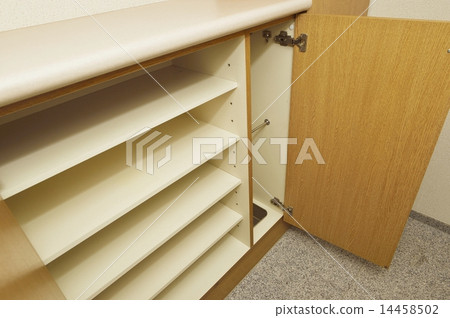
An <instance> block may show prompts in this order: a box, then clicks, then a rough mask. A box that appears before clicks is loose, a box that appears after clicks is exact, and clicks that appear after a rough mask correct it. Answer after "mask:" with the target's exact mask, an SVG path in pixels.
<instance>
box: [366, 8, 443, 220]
mask: <svg viewBox="0 0 450 318" xmlns="http://www.w3.org/2000/svg"><path fill="white" fill-rule="evenodd" d="M371 4H372V7H371V8H370V9H369V16H376V17H392V18H410V19H427V20H444V21H449V20H450V1H449V0H395V1H393V0H371ZM449 49H450V47H449ZM413 209H414V210H415V211H417V212H420V213H422V214H425V215H427V216H430V217H432V218H434V219H437V220H439V221H441V222H444V223H447V224H450V113H449V115H448V116H447V120H446V122H445V124H444V127H443V129H442V132H441V135H440V137H439V140H438V142H437V145H436V148H435V150H434V153H433V156H432V157H431V161H430V164H429V166H428V169H427V172H426V174H425V177H424V179H423V182H422V185H421V187H420V190H419V193H418V195H417V197H416V201H415V203H414V207H413Z"/></svg>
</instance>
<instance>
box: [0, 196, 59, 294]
mask: <svg viewBox="0 0 450 318" xmlns="http://www.w3.org/2000/svg"><path fill="white" fill-rule="evenodd" d="M0 257H1V259H0V299H64V296H63V294H62V293H61V291H60V290H59V288H58V286H57V285H56V283H55V281H54V280H53V278H52V277H51V276H50V273H49V272H48V271H47V268H45V266H44V264H43V263H42V261H41V259H40V258H39V256H38V255H37V254H36V252H35V250H34V249H33V247H32V246H31V244H30V242H29V241H28V239H27V237H26V236H25V233H23V231H22V229H21V228H20V225H19V224H18V223H17V221H16V220H15V219H14V216H13V215H12V213H11V211H10V210H9V208H8V206H7V205H6V203H5V202H4V201H3V200H2V199H0Z"/></svg>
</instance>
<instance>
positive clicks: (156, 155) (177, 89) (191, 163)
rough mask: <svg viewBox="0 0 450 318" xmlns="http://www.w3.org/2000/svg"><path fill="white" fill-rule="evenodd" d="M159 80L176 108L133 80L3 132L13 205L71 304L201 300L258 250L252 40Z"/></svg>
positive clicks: (170, 67) (214, 49)
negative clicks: (254, 238) (253, 205)
mask: <svg viewBox="0 0 450 318" xmlns="http://www.w3.org/2000/svg"><path fill="white" fill-rule="evenodd" d="M155 69H156V70H154V71H153V72H152V76H153V77H154V78H155V79H156V80H157V81H158V82H159V83H160V84H161V86H163V87H164V89H165V90H167V91H168V93H169V94H170V95H169V94H167V92H166V91H164V90H163V89H162V88H161V87H160V86H159V84H157V83H155V81H154V80H153V79H152V78H150V77H149V76H148V75H146V74H143V75H141V76H138V77H135V76H131V78H130V77H128V78H127V80H119V81H116V82H118V83H114V85H112V84H106V85H105V84H102V85H101V87H99V88H94V89H92V88H90V89H89V90H87V91H86V92H84V93H83V92H81V93H77V94H74V95H73V96H72V97H70V96H69V97H64V100H65V101H64V102H63V103H61V104H58V105H54V104H55V103H54V102H53V103H51V104H50V103H49V105H43V106H42V105H41V106H39V107H38V109H39V108H40V109H42V110H41V111H38V112H34V113H31V114H30V112H24V115H23V116H20V115H19V116H18V115H17V114H15V115H14V117H13V118H11V119H10V120H5V119H3V124H2V125H1V126H0V136H2V137H0V146H1V148H2V150H3V149H4V150H5V151H2V153H1V154H0V172H1V175H2V187H1V191H2V193H1V195H2V196H3V197H4V198H5V199H6V200H5V201H6V203H7V204H8V206H9V208H10V209H11V211H12V212H13V214H14V215H15V217H16V218H17V220H18V221H19V223H20V224H21V226H22V228H23V230H24V232H25V233H26V235H27V237H28V238H29V240H30V241H31V243H32V245H33V246H34V248H35V249H36V251H37V252H38V254H39V256H40V257H41V259H42V260H43V262H44V263H45V264H46V265H47V268H48V269H49V270H50V272H51V274H52V275H53V277H54V278H55V280H56V282H57V284H58V285H59V287H60V288H61V290H62V291H63V293H64V295H65V296H66V297H67V298H68V299H91V298H94V297H96V296H98V297H99V298H117V297H119V298H144V299H150V298H155V297H157V298H166V297H169V298H178V297H182V298H192V297H194V298H200V297H201V296H202V295H203V294H204V293H205V292H207V291H208V289H209V288H211V287H212V285H214V284H215V283H216V282H217V280H218V279H220V278H221V277H222V276H223V275H224V274H225V273H226V272H227V271H228V270H229V269H230V268H231V266H233V265H234V264H235V263H236V262H237V261H238V260H239V259H240V258H241V257H242V256H243V255H244V254H245V253H246V252H247V251H248V250H249V248H250V244H251V233H250V198H249V193H250V185H249V172H248V166H247V165H240V164H239V162H240V161H241V160H242V158H241V157H242V156H245V155H246V154H247V152H246V148H245V147H244V146H243V144H242V142H241V141H239V138H240V137H246V136H247V131H248V121H247V100H246V99H247V96H246V89H247V84H246V50H245V38H244V36H239V37H236V38H233V39H231V40H227V41H226V42H222V43H219V44H216V45H214V46H211V47H208V48H206V49H203V50H200V51H197V52H194V53H191V54H189V55H186V56H183V57H180V58H176V59H173V60H171V61H170V62H168V63H164V65H163V67H156V68H155ZM187 111H189V114H186V112H187ZM143 131H145V133H144V134H143V135H139V136H138V138H134V137H135V136H136V134H137V133H139V132H143ZM155 132H156V133H155ZM152 134H153V135H152ZM156 135H158V137H157V138H159V137H161V136H168V137H167V138H166V139H164V140H160V141H161V142H160V145H159V147H158V148H157V149H156V150H155V151H154V152H153V153H150V152H149V154H150V155H151V154H152V155H153V157H150V155H149V156H146V154H145V151H144V153H142V154H141V153H140V152H139V150H136V149H137V148H139V147H140V146H145V147H144V148H145V149H152V146H151V143H152V142H154V140H153V141H151V142H150V141H149V143H147V140H150V139H151V138H150V137H149V138H147V137H148V136H153V137H155V136H156ZM11 136H14V138H11ZM146 138H147V139H146ZM195 138H201V139H199V140H200V142H201V143H202V144H203V145H202V146H201V147H200V150H201V151H200V154H199V155H200V158H201V160H200V162H196V160H195V158H194V157H195V155H196V154H195V153H193V152H194V151H195V150H198V149H197V148H195V147H193V140H194V139H195ZM130 140H132V142H131V141H130ZM142 140H144V141H142ZM165 140H167V141H165ZM217 140H220V141H221V143H220V145H218V146H214V142H215V141H217ZM127 141H128V143H127ZM141 141H142V142H141ZM164 141H165V142H164ZM209 141H211V142H209ZM157 143H158V141H157V142H155V144H157ZM138 144H139V145H138ZM143 144H145V145H143ZM127 146H128V147H127ZM168 147H169V148H170V149H169V150H170V151H169V153H170V158H169V157H165V156H167V155H168V152H167V150H168ZM130 150H131V153H130V152H129V151H130ZM127 151H128V152H127ZM141 155H142V156H144V157H143V158H142V162H144V163H151V164H153V163H154V164H155V165H154V166H152V167H153V168H152V167H146V165H145V164H144V165H143V167H142V171H141V170H138V169H137V168H136V162H137V161H140V158H138V157H139V156H141ZM235 156H237V158H238V159H237V160H235V163H234V162H233V160H232V159H233V158H234V157H235ZM130 157H132V158H133V159H134V162H132V163H133V164H132V165H131V166H127V164H126V159H127V158H130ZM212 157H213V158H212ZM36 158H39V159H38V160H37V159H36ZM136 158H138V159H136ZM149 158H150V159H154V160H149ZM163 158H169V159H170V160H169V159H167V160H165V161H164V162H163V163H164V164H162V165H161V166H160V167H158V165H157V164H156V162H162V161H161V160H163ZM206 161H208V162H206ZM230 162H231V163H230ZM150 170H151V172H152V173H148V172H149V171H150ZM152 277H157V278H158V279H156V280H153V279H152ZM147 279H149V280H151V281H152V283H151V284H147V285H139V284H142V281H143V280H147ZM192 280H195V281H196V282H198V281H201V282H202V284H194V285H191V287H190V288H188V290H186V288H185V285H186V284H189V281H192ZM136 284H137V285H139V286H137V285H136ZM135 286H137V287H135Z"/></svg>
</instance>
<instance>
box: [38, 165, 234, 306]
mask: <svg viewBox="0 0 450 318" xmlns="http://www.w3.org/2000/svg"><path fill="white" fill-rule="evenodd" d="M197 178H198V180H197V181H196V182H195V183H194V184H192V183H193V182H194V181H195V180H196V179H197ZM191 184H192V186H191V187H190V188H189V189H188V190H187V191H186V192H185V193H184V194H183V195H181V194H182V193H183V192H184V191H185V190H186V189H187V188H188V187H189V185H191ZM239 184H240V180H239V179H238V178H236V177H233V176H231V175H230V174H228V173H226V172H224V171H222V170H220V169H217V168H215V167H213V166H212V165H210V164H206V165H204V166H202V167H201V168H200V169H197V170H196V171H193V172H192V173H191V174H189V175H188V176H186V177H184V178H183V179H181V180H180V181H178V182H176V183H175V184H173V185H172V186H170V187H169V188H167V189H165V190H164V191H162V192H161V193H159V194H158V195H156V196H155V197H153V198H151V199H150V200H148V201H146V202H144V203H143V204H141V205H140V206H139V207H137V208H136V209H134V210H133V211H131V212H130V213H128V214H127V215H125V216H124V217H122V218H120V219H119V220H117V221H116V222H114V223H113V224H111V225H109V226H108V227H106V228H105V229H103V230H102V231H100V232H99V233H96V234H95V235H93V236H92V237H91V238H89V239H88V240H86V241H84V242H83V243H81V244H80V245H78V246H77V247H75V248H73V249H72V250H70V251H69V252H67V253H66V254H64V255H63V256H61V257H60V258H58V259H57V260H55V261H54V262H52V263H50V264H49V265H48V266H47V267H48V269H49V271H50V273H51V274H52V275H53V277H54V278H55V280H56V282H57V284H58V285H59V287H60V288H61V290H62V292H63V293H64V295H65V296H66V297H67V298H68V299H77V298H80V299H90V298H93V297H95V296H96V295H97V294H99V293H100V292H101V291H103V290H104V289H105V288H106V287H108V286H109V285H110V284H112V283H113V282H114V281H116V280H117V279H118V278H119V277H120V276H122V275H123V274H125V273H126V272H127V271H128V270H130V269H131V268H132V267H133V266H135V265H136V264H138V263H139V262H140V261H142V260H143V259H144V258H145V257H147V256H148V255H149V254H151V253H152V252H153V251H155V250H156V249H157V248H158V247H160V246H161V245H162V244H164V243H165V242H166V241H168V240H169V239H170V238H171V237H172V236H174V235H175V234H176V233H178V232H179V231H180V230H182V229H183V228H184V227H185V226H187V225H188V224H189V223H190V222H192V221H193V220H195V219H196V218H197V217H199V216H200V215H201V214H202V213H204V212H205V211H207V210H208V209H209V208H210V207H211V206H213V205H214V204H215V203H217V202H218V201H219V200H220V199H221V198H223V197H224V196H225V195H226V194H228V193H229V192H230V191H232V189H234V188H235V187H237V186H238V185H239ZM180 195H181V196H180ZM211 230H213V229H211ZM133 243H134V244H133ZM130 245H132V246H131V247H130ZM119 256H120V257H119ZM111 264H112V265H111ZM102 273H103V275H102Z"/></svg>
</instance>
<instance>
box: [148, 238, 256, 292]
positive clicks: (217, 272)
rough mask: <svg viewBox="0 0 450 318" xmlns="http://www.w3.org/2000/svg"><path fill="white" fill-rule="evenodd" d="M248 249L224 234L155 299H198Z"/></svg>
mask: <svg viewBox="0 0 450 318" xmlns="http://www.w3.org/2000/svg"><path fill="white" fill-rule="evenodd" d="M248 250H249V247H248V246H246V245H245V244H243V243H242V242H241V241H239V240H238V239H236V238H235V237H234V236H232V235H230V234H226V235H225V237H224V238H222V239H221V240H220V241H219V242H218V243H217V244H216V245H214V246H213V247H212V248H211V249H210V250H209V251H208V252H206V253H205V254H204V255H203V256H202V257H201V258H200V259H199V260H198V261H197V262H195V263H194V264H193V265H192V266H191V267H189V268H188V269H187V270H186V271H185V272H184V273H183V274H182V275H181V276H179V277H178V278H177V279H176V280H175V281H174V282H173V283H172V284H170V285H169V286H168V287H167V288H166V289H165V290H163V291H162V292H161V293H160V294H159V295H158V296H157V297H156V298H155V299H159V300H162V299H174V300H195V299H200V298H201V297H203V295H204V294H205V293H206V292H207V291H208V290H209V289H210V288H211V287H212V286H213V285H214V284H215V283H216V282H217V281H218V280H219V279H220V278H221V277H222V276H223V275H225V273H226V272H228V270H230V268H231V267H232V266H233V265H234V264H236V262H237V261H239V259H240V258H241V257H242V256H244V254H245V253H246V252H247V251H248Z"/></svg>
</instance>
